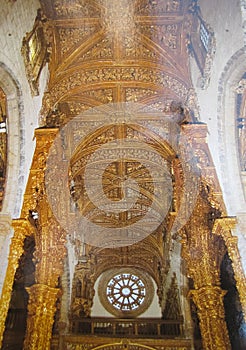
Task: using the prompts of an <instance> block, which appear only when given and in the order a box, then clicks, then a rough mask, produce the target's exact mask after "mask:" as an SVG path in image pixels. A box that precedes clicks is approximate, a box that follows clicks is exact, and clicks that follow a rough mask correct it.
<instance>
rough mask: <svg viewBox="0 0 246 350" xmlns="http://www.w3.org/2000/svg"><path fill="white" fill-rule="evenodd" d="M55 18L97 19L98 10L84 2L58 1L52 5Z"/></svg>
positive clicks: (83, 0) (78, 0) (79, 0)
mask: <svg viewBox="0 0 246 350" xmlns="http://www.w3.org/2000/svg"><path fill="white" fill-rule="evenodd" d="M54 10H55V13H56V16H57V17H60V18H67V17H70V18H76V17H89V18H90V17H99V15H100V10H99V9H98V8H96V7H95V6H92V4H91V3H90V2H89V1H86V0H59V1H55V3H54Z"/></svg>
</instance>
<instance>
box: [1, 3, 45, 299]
mask: <svg viewBox="0 0 246 350" xmlns="http://www.w3.org/2000/svg"><path fill="white" fill-rule="evenodd" d="M39 7H40V4H39V1H38V0H18V1H16V2H11V1H7V0H0V9H1V10H0V86H1V88H2V89H3V91H4V92H5V94H6V97H7V110H8V168H7V184H6V190H5V196H4V201H3V208H2V212H1V213H0V226H1V227H0V228H1V232H0V236H1V239H0V261H1V266H0V295H1V290H2V285H3V281H4V278H5V273H6V268H7V263H8V252H9V245H10V240H11V237H12V235H13V229H12V228H11V226H10V225H11V219H13V218H18V217H19V215H20V211H21V206H22V200H23V193H24V191H25V187H26V182H27V179H28V175H29V168H30V165H31V161H32V156H33V151H34V147H35V141H34V140H33V135H34V129H35V128H36V127H37V126H38V114H39V110H40V107H41V100H42V91H43V90H44V86H45V81H46V76H47V69H46V71H45V72H44V73H43V74H42V77H41V81H42V83H41V85H42V86H41V95H40V96H38V97H34V98H33V97H32V96H31V91H30V88H29V84H28V82H27V78H26V74H25V67H24V61H23V58H22V56H21V46H22V40H23V37H24V36H25V34H26V32H29V31H31V29H32V28H33V24H34V20H35V17H36V15H37V9H38V8H39ZM6 217H8V218H9V227H7V226H6V225H5V222H6V219H5V218H6Z"/></svg>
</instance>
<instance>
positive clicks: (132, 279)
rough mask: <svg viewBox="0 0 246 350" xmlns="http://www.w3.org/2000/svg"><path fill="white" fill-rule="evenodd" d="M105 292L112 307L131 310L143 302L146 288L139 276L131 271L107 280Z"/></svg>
mask: <svg viewBox="0 0 246 350" xmlns="http://www.w3.org/2000/svg"><path fill="white" fill-rule="evenodd" d="M106 294H107V298H108V301H109V302H110V303H111V304H112V305H113V307H115V308H116V309H118V310H122V311H131V310H135V309H137V308H138V307H139V306H140V305H141V304H142V303H143V301H144V298H145V296H146V288H145V285H144V282H143V281H142V280H141V278H140V277H138V276H136V275H134V274H131V273H120V274H118V275H116V276H114V277H113V278H111V280H110V281H109V282H108V286H107V291H106Z"/></svg>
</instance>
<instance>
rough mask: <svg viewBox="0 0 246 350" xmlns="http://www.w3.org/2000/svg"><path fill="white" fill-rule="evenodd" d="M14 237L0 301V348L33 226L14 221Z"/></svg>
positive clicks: (26, 222) (25, 222)
mask: <svg viewBox="0 0 246 350" xmlns="http://www.w3.org/2000/svg"><path fill="white" fill-rule="evenodd" d="M12 226H13V227H14V236H13V238H12V240H11V244H10V251H9V259H8V267H7V271H6V276H5V280H4V284H3V289H2V297H1V300H0V309H1V314H0V346H1V344H2V340H3V333H4V328H5V320H6V317H7V314H8V309H9V303H10V300H11V293H12V287H13V282H14V278H15V272H16V269H17V267H18V265H19V259H20V257H21V255H22V254H23V252H24V240H25V238H26V237H27V236H28V235H30V234H31V226H30V224H29V222H28V221H27V220H22V219H18V220H13V222H12Z"/></svg>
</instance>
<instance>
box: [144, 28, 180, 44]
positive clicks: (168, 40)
mask: <svg viewBox="0 0 246 350" xmlns="http://www.w3.org/2000/svg"><path fill="white" fill-rule="evenodd" d="M179 26H180V24H178V23H172V24H159V25H157V24H150V25H146V24H144V25H140V26H139V30H140V33H141V34H143V35H145V36H147V37H148V38H149V39H150V40H153V41H155V42H157V43H158V45H160V46H161V47H163V46H164V47H168V48H169V49H171V50H176V49H177V48H179V46H180V42H179V40H180V39H179V35H178V33H179V32H180V28H179Z"/></svg>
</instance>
